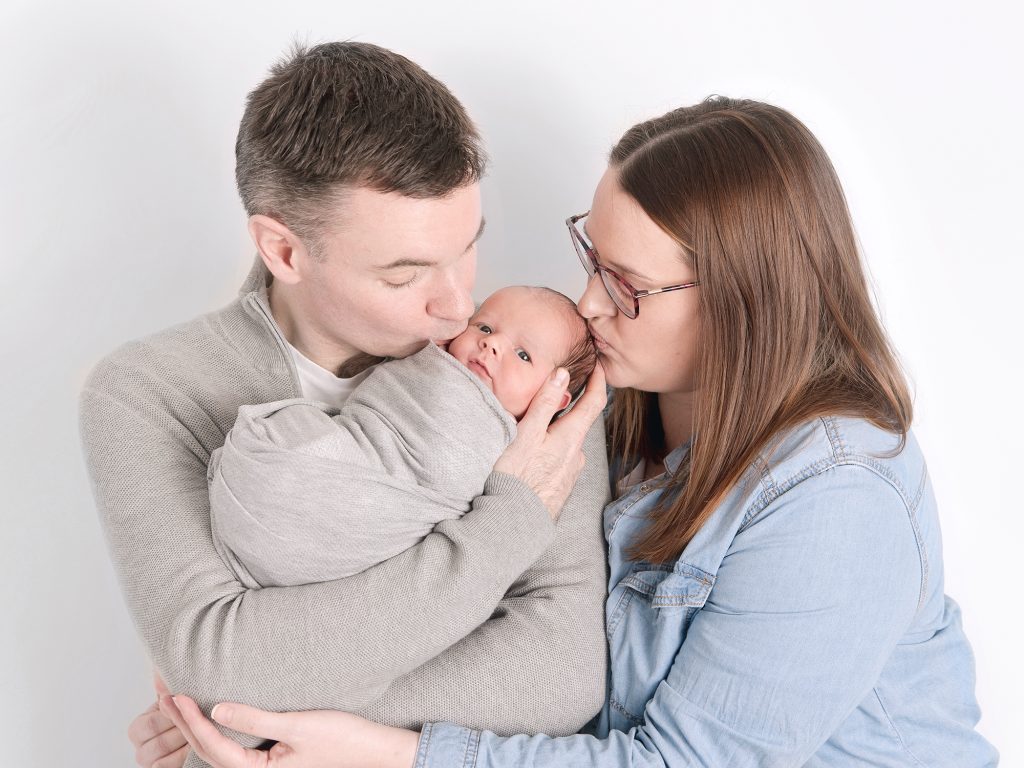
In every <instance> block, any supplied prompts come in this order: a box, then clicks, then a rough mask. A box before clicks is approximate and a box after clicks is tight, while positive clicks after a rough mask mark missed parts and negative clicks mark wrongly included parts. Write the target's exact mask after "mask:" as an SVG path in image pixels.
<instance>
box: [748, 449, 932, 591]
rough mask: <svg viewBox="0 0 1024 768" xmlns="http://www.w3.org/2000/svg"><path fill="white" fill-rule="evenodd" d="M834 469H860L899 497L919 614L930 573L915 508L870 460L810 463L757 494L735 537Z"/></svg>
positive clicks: (861, 457) (903, 491)
mask: <svg viewBox="0 0 1024 768" xmlns="http://www.w3.org/2000/svg"><path fill="white" fill-rule="evenodd" d="M837 467H863V468H864V469H866V470H868V471H869V472H872V473H873V474H875V475H877V476H878V477H879V478H880V479H882V480H884V481H885V482H887V483H888V484H889V485H890V487H892V489H893V490H894V491H896V493H897V494H898V495H899V497H900V500H901V501H902V502H903V507H904V509H905V510H906V513H907V518H908V521H909V523H910V527H911V530H912V531H913V534H914V543H915V544H916V545H917V555H918V566H919V567H920V569H921V577H920V587H919V590H918V597H917V610H920V609H921V606H922V605H924V602H925V598H926V596H927V594H928V592H927V585H928V577H929V572H928V555H927V552H926V551H925V546H924V540H923V538H922V536H921V527H920V525H919V524H918V520H917V514H916V508H915V507H913V506H911V504H910V494H909V493H908V492H907V489H906V488H905V487H904V485H903V483H901V482H900V480H899V478H898V477H896V475H895V474H893V472H892V471H890V470H889V468H888V467H886V466H885V465H884V464H882V463H881V462H879V461H878V460H877V459H876V458H874V457H872V456H867V455H864V454H850V453H845V455H844V458H843V460H841V461H838V460H836V458H835V457H826V458H823V459H818V460H817V461H814V462H811V463H810V464H808V465H807V466H805V467H804V468H803V470H802V471H800V472H798V473H796V474H795V475H793V476H792V477H790V478H788V479H787V480H786V481H785V482H783V483H781V484H773V486H772V488H771V489H766V490H764V491H762V492H761V493H760V494H758V496H757V498H755V499H754V501H753V502H752V503H751V504H750V506H749V507H748V508H747V511H746V513H745V514H744V515H743V521H742V522H741V523H740V526H739V529H738V530H737V533H740V532H742V531H743V530H744V529H745V528H746V527H747V526H748V525H750V524H751V523H752V522H753V521H754V520H755V519H756V518H757V516H758V515H760V514H761V513H762V512H764V510H765V509H767V508H768V506H769V505H770V504H772V503H773V502H774V501H776V500H778V499H779V498H780V497H781V496H783V495H784V494H786V493H788V492H789V491H791V490H792V489H793V488H795V487H796V486H798V485H800V484H801V483H802V482H804V481H805V480H808V479H810V478H812V477H817V476H818V475H822V474H824V473H825V472H827V471H829V470H831V469H835V468H837ZM919 495H920V492H918V496H919Z"/></svg>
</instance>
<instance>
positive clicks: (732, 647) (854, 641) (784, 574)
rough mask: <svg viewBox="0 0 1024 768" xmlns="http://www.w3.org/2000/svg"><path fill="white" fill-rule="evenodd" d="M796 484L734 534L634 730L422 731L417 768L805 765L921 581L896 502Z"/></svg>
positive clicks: (867, 481)
mask: <svg viewBox="0 0 1024 768" xmlns="http://www.w3.org/2000/svg"><path fill="white" fill-rule="evenodd" d="M797 487H798V488H799V489H800V491H799V493H794V492H793V491H792V490H791V491H790V492H788V493H787V494H784V495H783V496H781V497H780V498H779V499H777V500H776V501H775V502H773V503H772V504H771V505H770V506H769V507H768V508H767V509H765V510H764V511H763V512H761V513H760V515H759V516H758V517H757V518H755V519H754V520H753V521H752V522H750V523H749V524H748V525H747V526H746V527H745V528H743V529H742V530H741V532H740V533H739V534H737V536H736V538H735V539H734V541H733V543H732V546H731V547H730V549H729V551H728V554H727V555H726V556H725V558H724V560H723V561H722V564H721V567H720V569H719V571H718V576H717V580H716V581H715V586H714V588H713V589H712V591H711V595H710V597H709V599H708V601H707V603H706V604H705V606H704V608H703V609H702V610H700V611H699V612H698V613H697V615H696V616H695V617H694V619H693V622H692V624H691V626H690V628H689V630H688V632H687V635H686V639H685V641H684V642H683V644H682V646H681V647H680V650H679V653H678V655H677V656H676V660H675V662H674V664H673V665H672V668H671V670H670V672H669V674H668V676H667V678H666V679H665V680H663V681H662V682H661V683H660V685H658V687H657V690H656V692H655V695H654V697H653V698H652V699H651V701H650V702H649V703H648V704H647V707H646V709H645V711H644V722H643V724H642V725H640V726H638V727H636V728H633V729H631V730H630V731H628V732H621V731H613V732H612V733H611V734H610V735H609V737H608V738H607V739H603V740H601V739H595V738H592V737H589V736H573V737H570V738H567V739H551V738H547V737H545V736H535V737H529V736H516V737H513V738H501V737H498V736H495V735H494V734H491V733H487V732H483V733H481V732H479V731H469V730H467V729H463V728H459V727H456V726H453V725H434V726H427V727H425V728H424V730H423V735H422V738H421V740H420V748H419V755H418V761H417V768H420V766H422V767H423V768H426V767H427V766H443V765H449V764H460V765H461V764H462V763H461V762H460V761H462V760H467V762H466V764H467V765H475V766H478V768H483V766H488V767H490V766H515V765H520V764H523V763H529V764H531V765H535V766H538V767H542V766H561V765H577V764H579V765H594V766H608V767H609V768H610V767H611V766H618V767H621V766H632V765H642V766H659V767H660V766H689V765H711V766H718V765H730V766H747V765H750V766H753V765H762V764H764V762H765V761H766V760H767V759H768V758H770V762H772V764H773V765H780V766H789V765H792V766H800V765H803V764H804V763H805V762H806V761H807V760H808V759H809V758H810V757H811V755H813V754H814V752H815V751H816V750H817V749H818V748H819V747H820V746H821V744H823V743H824V742H825V741H826V740H827V739H828V737H829V736H830V735H831V734H832V733H833V732H834V731H835V730H836V728H838V727H839V725H840V723H842V722H843V720H844V719H845V718H846V717H847V716H848V715H849V714H850V712H852V711H853V709H854V708H855V707H856V706H857V705H858V704H859V703H860V702H861V701H862V700H863V699H864V697H865V696H866V695H867V694H868V693H869V692H870V690H871V688H872V686H873V685H874V684H875V681H876V680H877V679H878V676H879V674H880V673H881V670H882V667H883V665H884V664H885V663H886V661H887V659H888V658H889V657H890V655H891V654H892V651H893V649H894V648H895V646H896V643H897V641H898V640H899V638H900V637H901V635H902V634H903V633H904V632H905V631H906V629H907V627H908V626H909V624H910V622H911V620H912V618H913V616H914V614H915V612H916V610H917V606H918V598H919V593H920V588H921V578H922V572H921V559H920V555H919V552H918V548H917V543H916V539H915V537H914V533H913V530H912V525H911V521H910V518H909V515H908V511H907V508H906V505H905V504H904V502H903V499H902V497H901V496H900V495H899V494H898V493H897V492H896V491H895V490H894V489H893V488H892V487H891V486H890V485H889V484H888V483H887V482H886V481H884V480H883V479H881V478H880V477H878V476H877V475H875V474H874V473H872V472H871V471H870V470H868V469H865V468H862V467H858V466H841V467H836V468H834V469H831V470H829V471H827V472H825V473H823V474H821V475H818V476H816V477H812V478H810V479H808V480H805V481H804V482H803V483H801V484H800V485H799V486H797ZM613 675H614V669H613Z"/></svg>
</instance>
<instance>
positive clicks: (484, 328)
mask: <svg viewBox="0 0 1024 768" xmlns="http://www.w3.org/2000/svg"><path fill="white" fill-rule="evenodd" d="M476 327H477V328H479V329H480V333H491V332H492V331H491V326H489V325H487V323H477V324H476Z"/></svg>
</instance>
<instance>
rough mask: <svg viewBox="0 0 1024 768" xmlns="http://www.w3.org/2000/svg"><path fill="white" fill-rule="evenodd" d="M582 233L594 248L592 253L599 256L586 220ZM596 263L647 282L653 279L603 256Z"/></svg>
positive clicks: (599, 253) (651, 281)
mask: <svg viewBox="0 0 1024 768" xmlns="http://www.w3.org/2000/svg"><path fill="white" fill-rule="evenodd" d="M583 234H585V235H586V236H587V239H588V240H589V241H590V247H591V248H593V249H594V253H596V254H597V255H598V257H600V256H601V252H600V251H599V250H597V246H596V245H594V238H592V237H591V236H590V233H589V232H587V222H583ZM598 263H599V264H604V266H606V267H611V268H612V269H614V270H615V271H616V272H628V273H629V274H631V275H633V277H639V278H640V279H641V280H643V281H645V282H648V283H653V282H654V280H653V279H652V278H650V277H648V276H647V275H645V274H644V273H643V272H637V271H636V270H635V269H631V268H630V267H624V266H622V265H621V264H619V263H618V262H616V261H610V260H606V259H604V258H599V260H598Z"/></svg>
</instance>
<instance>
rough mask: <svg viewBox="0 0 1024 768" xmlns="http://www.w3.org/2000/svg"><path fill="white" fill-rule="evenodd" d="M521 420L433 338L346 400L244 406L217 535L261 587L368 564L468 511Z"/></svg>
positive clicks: (232, 436)
mask: <svg viewBox="0 0 1024 768" xmlns="http://www.w3.org/2000/svg"><path fill="white" fill-rule="evenodd" d="M515 431H516V421H515V419H514V418H513V417H512V415H511V414H509V413H508V412H507V411H505V409H504V408H502V407H501V404H500V403H499V402H498V400H497V398H495V396H494V394H493V393H492V392H491V391H490V390H489V389H487V387H485V386H484V385H483V383H482V382H481V381H480V380H479V379H478V378H477V377H476V376H474V375H473V374H472V373H471V372H470V371H469V370H468V369H467V368H465V367H464V366H463V365H462V364H461V363H459V362H458V361H457V360H456V359H455V358H454V357H452V356H451V355H449V354H448V353H447V352H445V351H444V350H442V349H440V348H439V347H437V346H435V345H434V344H428V345H427V346H426V347H425V348H424V349H423V350H422V351H420V352H418V353H416V354H415V355H412V356H410V357H407V358H404V359H402V360H393V361H389V362H386V363H381V364H380V365H378V366H377V367H376V369H374V370H373V371H372V372H371V373H370V375H369V376H367V377H366V379H365V380H364V381H362V382H361V383H360V384H359V386H358V387H356V389H355V390H354V391H353V393H352V395H351V396H350V397H349V399H348V401H347V402H346V403H345V406H344V407H343V408H342V409H341V410H340V411H338V409H336V408H332V407H330V406H327V405H325V404H323V403H316V402H313V401H310V400H303V399H294V400H282V401H278V402H273V403H266V404H263V405H247V406H243V407H241V408H240V409H239V412H238V418H237V420H236V421H235V424H234V426H233V427H232V429H231V431H230V432H229V433H228V435H227V439H226V440H225V443H224V447H223V448H220V449H218V450H217V451H215V452H214V454H213V456H212V457H211V460H210V467H209V474H208V480H209V483H210V516H211V526H212V531H213V537H214V542H215V544H216V546H217V549H218V551H219V552H220V554H221V556H222V557H223V558H224V559H225V561H226V562H227V563H228V565H229V566H230V567H231V568H232V570H234V572H235V574H236V575H237V576H238V578H239V581H241V582H242V583H243V584H245V585H246V586H248V587H256V586H264V587H266V586H289V585H294V584H306V583H311V582H317V581H329V580H331V579H337V578H342V577H344V576H348V575H351V574H353V573H358V572H359V571H362V570H364V569H366V568H369V567H370V566H372V565H375V564H376V563H379V562H381V561H383V560H386V559H387V558H389V557H392V556H394V555H396V554H398V553H399V552H402V551H404V550H405V549H408V548H409V547H410V546H413V545H414V544H416V543H417V542H418V541H420V540H421V539H422V538H423V537H424V536H426V535H427V534H428V533H429V532H430V531H431V529H433V527H434V526H435V525H436V524H437V523H439V522H441V521H442V520H448V519H451V518H455V517H459V516H461V515H462V514H464V513H465V512H467V511H468V510H469V509H470V506H471V504H472V501H473V499H474V498H476V497H477V496H479V495H480V493H481V492H482V490H483V486H484V481H485V480H486V479H487V476H488V475H489V474H490V472H491V470H492V468H493V467H494V462H495V461H496V460H497V458H498V456H499V455H500V454H501V452H502V451H503V450H504V449H505V447H506V446H507V445H508V444H509V442H511V440H512V438H513V437H515Z"/></svg>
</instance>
